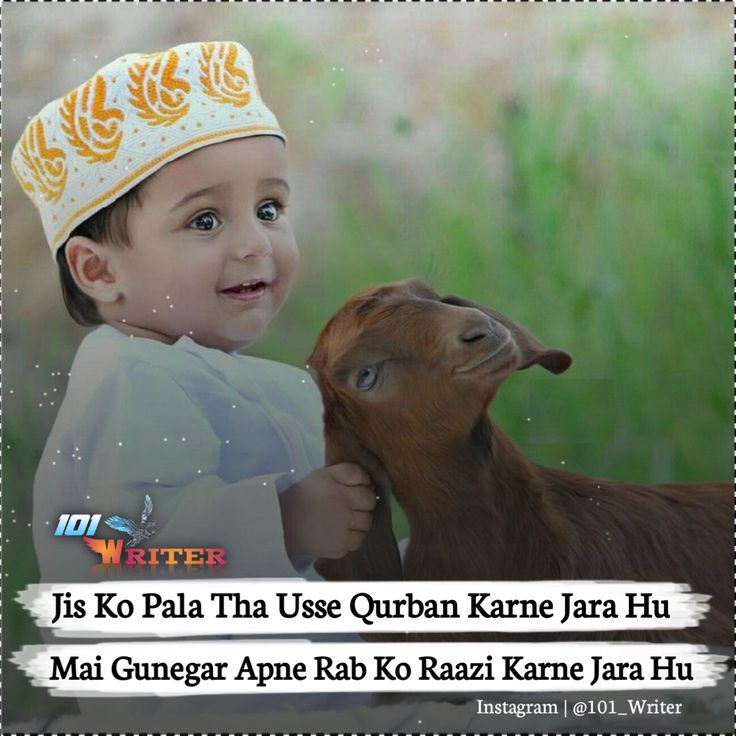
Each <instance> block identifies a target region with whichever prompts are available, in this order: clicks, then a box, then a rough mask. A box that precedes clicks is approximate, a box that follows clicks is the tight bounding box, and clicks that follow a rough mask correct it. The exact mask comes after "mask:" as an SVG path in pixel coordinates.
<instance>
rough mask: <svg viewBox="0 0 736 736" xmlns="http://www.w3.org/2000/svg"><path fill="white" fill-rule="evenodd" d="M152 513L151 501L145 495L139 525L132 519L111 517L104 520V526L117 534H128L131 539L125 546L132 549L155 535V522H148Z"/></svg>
mask: <svg viewBox="0 0 736 736" xmlns="http://www.w3.org/2000/svg"><path fill="white" fill-rule="evenodd" d="M152 511H153V501H151V497H150V496H149V495H148V494H146V499H145V501H144V502H143V513H142V514H141V521H140V523H139V524H136V523H135V522H134V521H133V520H132V519H124V518H123V517H122V516H111V517H110V518H109V519H105V524H107V525H108V526H109V527H112V528H113V529H115V530H117V531H119V532H125V533H126V534H128V535H129V536H130V537H131V538H130V539H129V540H128V541H127V542H126V543H125V546H126V547H133V546H135V545H137V544H140V543H141V542H142V541H143V540H144V539H150V538H151V537H152V536H153V535H154V534H155V533H156V522H155V521H148V517H149V516H150V515H151V512H152Z"/></svg>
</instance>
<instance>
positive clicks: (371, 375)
mask: <svg viewBox="0 0 736 736" xmlns="http://www.w3.org/2000/svg"><path fill="white" fill-rule="evenodd" d="M377 378H378V366H375V365H369V366H368V367H367V368H361V369H360V370H359V371H358V380H357V381H356V385H357V387H358V388H359V389H360V390H361V391H368V390H369V389H372V388H373V386H374V385H375V383H376V379H377Z"/></svg>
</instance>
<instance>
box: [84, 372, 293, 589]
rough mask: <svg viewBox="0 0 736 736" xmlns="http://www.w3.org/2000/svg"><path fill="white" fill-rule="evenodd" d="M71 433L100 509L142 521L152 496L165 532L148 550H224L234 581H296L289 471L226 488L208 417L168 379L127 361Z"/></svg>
mask: <svg viewBox="0 0 736 736" xmlns="http://www.w3.org/2000/svg"><path fill="white" fill-rule="evenodd" d="M73 436H74V445H75V451H76V452H77V453H78V455H79V458H80V459H79V462H77V463H76V464H75V465H74V472H75V482H76V485H77V487H78V488H81V489H86V492H87V493H88V494H89V495H90V496H91V498H92V499H93V500H94V505H95V507H99V508H100V509H101V510H103V511H106V512H110V513H114V514H117V515H120V516H125V517H127V518H131V519H133V520H136V521H137V520H138V519H140V515H141V511H142V509H143V502H144V497H145V495H146V494H149V495H150V496H151V499H152V501H153V512H152V514H151V519H153V520H154V521H155V522H156V524H157V527H156V534H155V536H153V537H152V538H151V539H150V540H149V541H148V542H147V546H156V547H167V546H168V547H172V546H174V547H181V546H184V547H221V548H224V549H225V552H226V558H227V560H228V564H227V566H226V569H225V570H224V574H225V575H226V576H227V577H236V576H237V577H239V576H254V577H282V576H294V575H296V571H295V569H294V567H293V566H292V565H291V564H290V562H289V558H288V556H287V554H286V550H285V548H284V538H283V528H282V524H281V513H280V508H279V502H278V495H277V490H276V482H277V481H278V480H279V479H281V478H282V473H272V472H271V473H264V474H263V475H258V476H255V477H249V478H245V479H243V480H240V481H238V482H225V481H224V480H223V479H222V478H221V477H220V475H219V474H218V468H219V465H220V452H221V440H220V438H219V437H218V435H217V432H216V430H215V429H214V428H213V425H212V423H211V422H210V421H209V419H208V416H207V412H206V411H205V409H204V408H203V407H202V406H201V405H199V404H198V403H197V401H196V399H195V398H193V397H191V396H190V395H188V393H187V392H186V391H185V390H184V389H183V388H182V387H181V386H180V385H179V384H178V383H177V382H176V380H175V379H174V378H172V377H171V376H170V375H168V374H167V373H166V372H164V371H162V370H160V369H158V368H156V367H155V366H152V365H149V364H147V363H145V362H144V361H137V360H129V361H125V362H124V363H123V364H122V365H121V366H120V369H119V370H116V371H113V372H111V373H110V374H108V375H107V376H105V377H104V378H103V379H102V381H101V382H100V383H99V385H98V386H97V387H95V389H94V390H93V391H91V392H90V394H89V396H88V401H87V402H86V405H85V406H84V407H80V412H79V413H78V421H77V422H76V423H75V427H74V433H73Z"/></svg>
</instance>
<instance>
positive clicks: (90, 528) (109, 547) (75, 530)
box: [54, 494, 227, 567]
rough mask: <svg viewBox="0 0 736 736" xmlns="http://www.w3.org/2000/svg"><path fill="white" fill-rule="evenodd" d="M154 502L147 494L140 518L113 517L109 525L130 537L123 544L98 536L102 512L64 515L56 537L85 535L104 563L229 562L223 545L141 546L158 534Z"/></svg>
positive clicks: (119, 540) (216, 564)
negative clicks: (96, 536)
mask: <svg viewBox="0 0 736 736" xmlns="http://www.w3.org/2000/svg"><path fill="white" fill-rule="evenodd" d="M152 512H153V501H151V497H150V496H149V495H148V494H146V498H145V501H144V503H143V512H142V513H141V519H140V521H138V522H136V521H133V520H132V519H126V518H124V517H122V516H111V517H109V518H108V519H105V524H107V526H109V527H110V528H112V529H115V530H116V531H120V532H123V533H125V534H127V535H128V536H129V537H130V539H129V540H128V541H127V542H125V546H123V542H124V541H125V540H123V539H111V538H99V539H98V538H95V532H96V531H97V527H98V525H99V523H100V520H101V519H102V514H61V516H59V523H58V524H57V525H56V529H55V530H54V536H55V537H82V540H83V541H84V543H85V544H86V545H87V546H88V547H89V549H90V550H92V552H95V553H96V554H99V555H100V558H101V559H100V562H101V564H103V565H127V566H128V567H142V566H146V565H149V566H155V565H167V566H169V567H173V566H179V565H183V566H185V567H193V566H200V565H201V566H207V567H221V566H223V565H226V564H227V559H226V557H225V550H224V549H223V548H222V547H147V548H143V547H140V546H138V545H140V544H141V542H144V541H147V540H149V539H150V538H151V537H153V536H154V535H155V534H156V522H155V521H152V520H151V518H150V517H151V514H152Z"/></svg>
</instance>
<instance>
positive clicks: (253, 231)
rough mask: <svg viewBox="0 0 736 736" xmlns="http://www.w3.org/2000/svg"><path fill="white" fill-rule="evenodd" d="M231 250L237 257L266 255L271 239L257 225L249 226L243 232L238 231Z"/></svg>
mask: <svg viewBox="0 0 736 736" xmlns="http://www.w3.org/2000/svg"><path fill="white" fill-rule="evenodd" d="M233 250H234V251H235V255H236V256H237V257H238V258H248V257H249V256H267V255H269V254H270V253H271V241H270V239H269V237H268V235H267V233H265V232H263V230H262V229H261V228H259V227H258V226H255V227H249V228H248V229H247V230H246V231H245V232H242V231H241V232H240V233H239V236H238V240H237V242H236V243H235V244H234V246H233Z"/></svg>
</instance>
